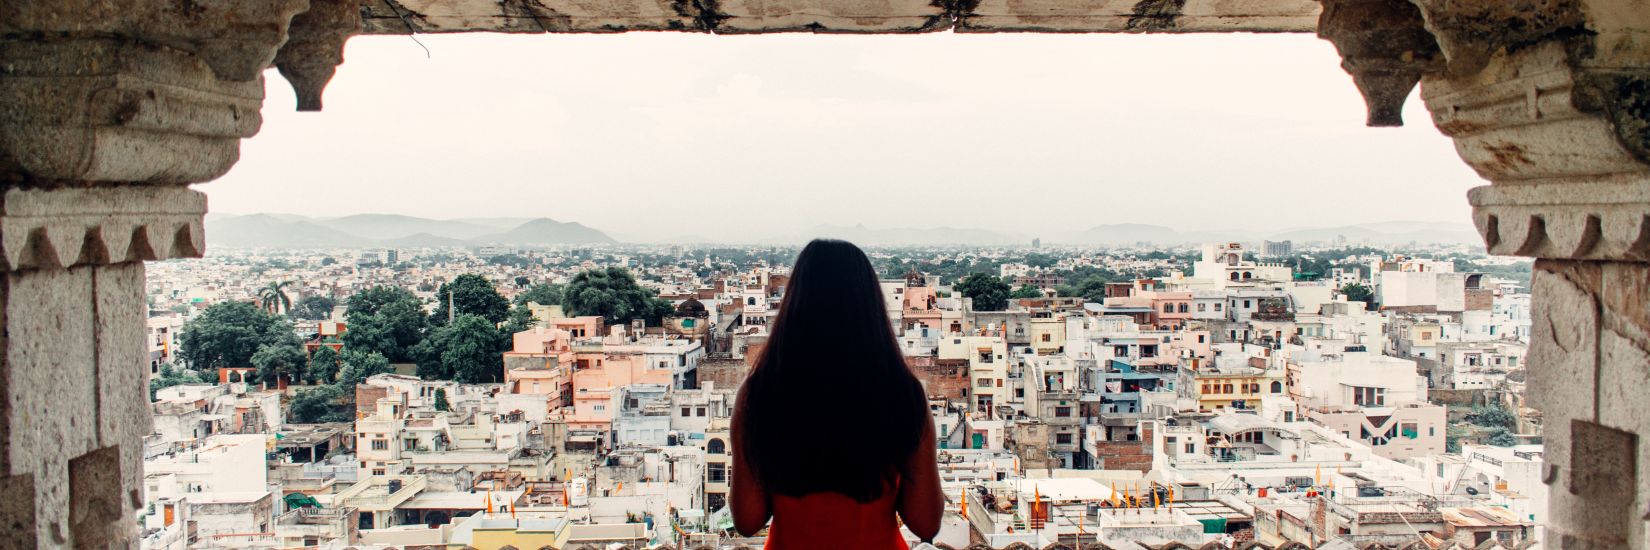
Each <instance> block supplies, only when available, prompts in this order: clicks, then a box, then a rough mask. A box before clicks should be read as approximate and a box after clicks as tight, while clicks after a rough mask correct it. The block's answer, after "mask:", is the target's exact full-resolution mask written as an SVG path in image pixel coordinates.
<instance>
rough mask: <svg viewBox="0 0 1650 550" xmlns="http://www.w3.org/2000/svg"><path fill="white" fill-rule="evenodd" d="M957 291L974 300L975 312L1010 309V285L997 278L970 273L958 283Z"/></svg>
mask: <svg viewBox="0 0 1650 550" xmlns="http://www.w3.org/2000/svg"><path fill="white" fill-rule="evenodd" d="M956 290H957V292H960V293H962V295H963V296H967V297H969V298H973V299H974V311H1002V310H1004V309H1007V308H1008V292H1009V289H1008V283H1005V282H1003V280H1002V279H1000V278H997V277H995V276H992V275H988V274H985V273H979V272H974V273H970V274H969V275H968V276H967V277H964V278H963V280H962V281H961V282H959V283H957V285H956Z"/></svg>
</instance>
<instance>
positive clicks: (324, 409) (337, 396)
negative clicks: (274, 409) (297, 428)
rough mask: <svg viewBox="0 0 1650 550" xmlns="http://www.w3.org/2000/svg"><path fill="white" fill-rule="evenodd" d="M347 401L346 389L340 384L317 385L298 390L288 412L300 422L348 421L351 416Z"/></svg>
mask: <svg viewBox="0 0 1650 550" xmlns="http://www.w3.org/2000/svg"><path fill="white" fill-rule="evenodd" d="M347 403H348V402H347V401H346V399H345V393H344V390H342V389H340V388H339V387H338V386H333V385H326V386H316V387H313V388H307V389H302V390H298V393H297V394H296V395H294V396H293V397H292V403H291V405H290V406H288V408H287V412H288V415H289V416H290V417H291V418H290V419H291V421H292V422H294V423H298V424H315V423H319V422H347V421H349V420H350V417H351V415H350V414H349V407H348V404H347Z"/></svg>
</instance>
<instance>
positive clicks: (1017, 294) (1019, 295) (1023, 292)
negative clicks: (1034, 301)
mask: <svg viewBox="0 0 1650 550" xmlns="http://www.w3.org/2000/svg"><path fill="white" fill-rule="evenodd" d="M1008 297H1009V298H1013V299H1016V300H1021V299H1025V298H1042V297H1043V290H1042V289H1040V288H1037V287H1034V286H1031V285H1020V288H1016V289H1014V292H1011V293H1009V295H1008Z"/></svg>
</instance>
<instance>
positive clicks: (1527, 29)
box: [1414, 0, 1650, 549]
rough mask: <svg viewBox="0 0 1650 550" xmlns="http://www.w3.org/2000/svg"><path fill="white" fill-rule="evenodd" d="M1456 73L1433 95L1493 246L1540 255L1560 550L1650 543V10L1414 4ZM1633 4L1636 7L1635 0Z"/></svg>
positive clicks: (1546, 400) (1532, 388) (1541, 0)
mask: <svg viewBox="0 0 1650 550" xmlns="http://www.w3.org/2000/svg"><path fill="white" fill-rule="evenodd" d="M1414 3H1415V4H1416V5H1417V6H1419V7H1420V8H1421V11H1422V13H1423V14H1424V16H1425V18H1426V21H1427V28H1428V30H1429V31H1430V32H1432V34H1434V35H1435V36H1437V38H1438V43H1439V45H1440V46H1441V49H1442V52H1443V54H1444V55H1445V57H1446V58H1447V60H1448V64H1447V69H1445V70H1441V71H1437V72H1433V73H1429V74H1428V75H1427V76H1426V77H1425V78H1424V79H1423V81H1422V97H1423V98H1424V99H1425V101H1426V104H1427V108H1428V109H1429V110H1430V111H1431V112H1432V118H1433V122H1434V123H1435V124H1437V126H1438V128H1439V130H1441V131H1443V133H1444V134H1446V135H1449V136H1450V137H1452V138H1454V140H1455V144H1456V149H1457V151H1458V152H1459V153H1460V155H1461V157H1462V159H1464V160H1465V161H1466V162H1467V163H1468V164H1469V165H1471V166H1472V167H1473V169H1475V170H1477V171H1478V173H1479V175H1481V176H1483V177H1484V179H1486V180H1489V181H1490V182H1492V183H1493V184H1492V185H1489V186H1485V187H1479V188H1476V189H1473V190H1472V191H1471V192H1470V193H1469V194H1468V198H1469V200H1470V202H1471V203H1472V205H1473V221H1474V222H1475V223H1476V225H1477V227H1478V229H1479V231H1480V233H1482V234H1483V236H1484V241H1485V244H1486V245H1487V246H1488V249H1489V251H1490V252H1491V253H1494V254H1504V255H1517V256H1527V257H1532V258H1536V259H1537V260H1536V266H1535V273H1534V277H1533V281H1532V285H1533V287H1534V288H1533V291H1534V293H1535V296H1534V303H1533V322H1534V325H1533V327H1532V335H1531V340H1532V342H1531V349H1530V354H1529V359H1530V360H1529V361H1528V365H1529V386H1528V391H1529V396H1528V397H1529V402H1530V403H1531V404H1532V405H1533V406H1535V407H1537V408H1539V409H1540V410H1541V411H1542V414H1543V421H1542V423H1543V434H1544V441H1545V445H1546V452H1545V456H1544V460H1545V462H1546V468H1547V471H1546V472H1544V474H1545V475H1544V482H1545V483H1546V484H1547V486H1548V496H1549V498H1548V510H1547V515H1546V517H1544V518H1539V519H1541V520H1542V522H1543V523H1544V524H1545V526H1546V534H1545V539H1546V540H1544V541H1543V542H1544V543H1545V544H1546V545H1547V547H1548V548H1565V549H1569V548H1576V549H1583V548H1586V549H1590V548H1600V549H1602V548H1644V547H1646V545H1647V544H1650V538H1647V536H1646V527H1647V525H1650V522H1647V518H1650V475H1647V474H1650V472H1647V471H1645V470H1646V466H1647V464H1650V462H1647V459H1650V396H1647V395H1646V394H1645V391H1646V388H1650V34H1647V32H1646V31H1647V29H1650V10H1645V9H1643V7H1644V4H1643V3H1642V2H1634V1H1630V0H1621V1H1596V2H1589V1H1583V0H1573V1H1550V0H1514V1H1508V2H1460V1H1454V0H1415V1H1414ZM1635 4H1636V5H1637V6H1638V7H1637V8H1634V7H1633V6H1634V5H1635Z"/></svg>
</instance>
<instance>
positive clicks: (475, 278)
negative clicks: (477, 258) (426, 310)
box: [430, 273, 510, 325]
mask: <svg viewBox="0 0 1650 550" xmlns="http://www.w3.org/2000/svg"><path fill="white" fill-rule="evenodd" d="M435 297H436V306H435V313H434V314H432V315H431V316H430V320H431V322H432V323H433V324H436V325H444V324H447V304H448V302H449V301H450V302H452V307H453V308H454V310H455V311H454V315H455V316H462V315H476V316H480V317H481V318H483V319H486V320H488V321H492V322H493V324H494V325H497V324H498V323H502V322H504V318H505V317H506V316H508V315H509V314H510V302H509V301H508V300H505V299H504V296H502V295H500V294H499V293H498V289H497V288H494V287H493V282H492V281H489V280H487V278H486V277H483V276H480V275H477V274H474V273H466V274H463V275H459V276H458V277H455V278H453V280H452V281H451V282H448V283H446V284H443V285H441V288H439V289H436V292H435ZM449 297H450V298H451V299H450V300H449Z"/></svg>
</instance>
